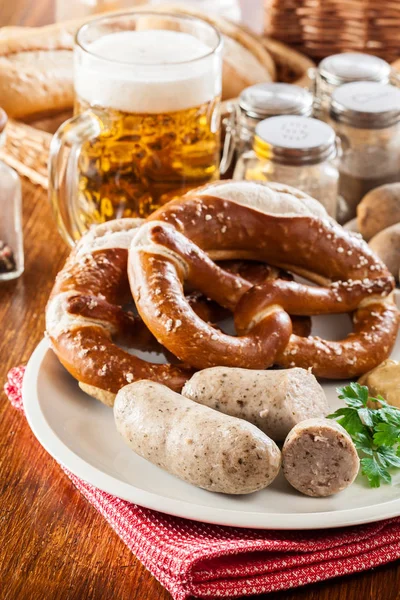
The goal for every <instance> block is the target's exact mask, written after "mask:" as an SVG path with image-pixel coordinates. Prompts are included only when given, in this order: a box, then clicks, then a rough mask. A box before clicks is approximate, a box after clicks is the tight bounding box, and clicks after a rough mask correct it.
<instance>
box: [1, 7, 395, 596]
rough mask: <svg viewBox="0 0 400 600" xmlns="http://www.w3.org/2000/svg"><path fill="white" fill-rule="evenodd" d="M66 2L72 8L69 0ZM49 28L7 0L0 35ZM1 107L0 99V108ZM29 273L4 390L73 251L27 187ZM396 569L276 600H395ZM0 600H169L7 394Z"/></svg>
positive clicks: (10, 290)
mask: <svg viewBox="0 0 400 600" xmlns="http://www.w3.org/2000/svg"><path fill="white" fill-rule="evenodd" d="M65 1H68V0H65ZM51 20H52V2H51V0H35V2H33V1H32V0H12V1H10V0H1V2H0V25H11V24H12V25H18V24H23V25H38V24H43V23H46V22H50V21H51ZM0 103H1V99H0ZM23 198H24V233H25V259H26V266H25V273H24V275H23V276H22V277H21V278H20V279H18V280H17V281H14V282H9V283H7V284H0V323H1V324H2V330H1V331H2V335H1V336H0V358H1V360H0V384H1V385H2V383H3V382H4V381H5V379H6V373H7V371H8V369H9V368H10V367H13V366H15V365H18V364H21V363H25V362H26V361H27V360H28V359H29V356H30V354H31V352H32V350H33V349H34V347H35V346H36V344H37V343H38V342H39V340H40V339H41V338H42V336H43V329H44V318H43V311H44V306H45V303H46V300H47V296H48V294H49V291H50V288H51V286H52V282H53V279H54V277H55V274H56V273H57V271H58V270H59V269H60V267H61V265H62V263H63V260H64V258H65V256H66V254H67V248H66V246H65V245H64V243H63V242H62V240H61V238H60V237H59V235H58V233H57V232H56V230H55V226H54V222H53V220H52V216H51V214H50V209H49V205H48V203H47V198H46V194H45V193H44V192H43V190H41V189H40V188H37V187H34V186H33V185H31V184H29V183H28V182H24V185H23ZM399 586H400V568H399V564H398V563H395V564H391V565H388V566H386V567H382V568H379V569H376V570H374V571H370V572H368V573H365V574H360V575H356V576H352V577H347V578H341V579H337V580H331V581H328V582H325V583H322V584H319V585H313V586H309V587H306V588H301V589H299V590H296V591H293V592H281V593H277V594H269V595H268V596H263V598H266V599H269V600H300V599H302V600H344V599H346V600H356V599H357V600H364V599H367V598H368V599H369V600H395V599H399V598H400V593H399V592H398V590H399ZM0 598H1V599H2V600H25V599H27V600H36V599H37V600H89V599H93V600H100V599H101V600H111V599H112V600H125V599H126V600H170V599H171V596H170V595H169V594H168V593H167V592H166V591H165V590H164V589H163V588H162V587H161V586H160V585H159V584H158V582H157V581H156V580H155V579H154V578H153V577H152V576H151V575H150V574H149V573H148V571H146V570H145V569H144V568H143V566H142V565H141V563H140V562H139V561H137V560H136V558H135V557H134V556H133V555H132V554H131V553H130V551H129V550H127V548H126V546H125V545H124V544H123V543H122V542H121V541H120V539H119V538H118V537H117V535H116V534H115V533H113V531H112V530H111V529H110V527H109V526H108V525H107V524H106V522H105V520H104V519H103V518H102V517H101V516H100V515H99V514H98V513H97V512H96V511H95V509H94V508H92V507H91V506H90V505H89V504H88V503H87V502H86V500H84V499H83V498H82V497H81V495H80V494H79V492H78V491H77V490H76V489H75V488H74V487H73V486H72V484H71V483H70V481H69V480H68V479H67V477H66V476H65V475H64V474H63V473H62V471H61V469H60V468H59V467H58V466H57V464H56V463H55V462H54V460H53V459H52V458H51V457H50V456H49V455H48V454H47V453H46V452H45V451H44V450H43V449H42V448H41V446H40V445H39V444H38V442H37V441H36V440H35V438H34V436H33V434H32V433H31V431H30V429H29V427H28V425H27V424H26V422H25V419H24V417H22V416H21V415H20V414H19V413H18V412H17V411H16V410H14V409H13V408H12V407H11V406H10V405H9V403H8V401H7V400H6V397H5V395H4V393H2V394H1V404H0Z"/></svg>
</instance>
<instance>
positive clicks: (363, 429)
mask: <svg viewBox="0 0 400 600" xmlns="http://www.w3.org/2000/svg"><path fill="white" fill-rule="evenodd" d="M337 392H338V394H339V398H340V399H341V400H344V402H345V404H346V405H347V408H339V409H338V410H337V411H336V412H334V413H333V414H332V415H328V419H336V420H337V422H338V423H340V425H342V427H344V428H345V429H346V431H347V432H348V433H349V434H350V436H351V438H352V439H353V442H354V444H355V446H356V448H357V450H358V453H359V455H360V459H361V460H360V463H361V473H362V474H363V475H364V476H365V477H366V478H367V479H368V482H369V485H370V486H371V487H379V486H380V485H381V481H384V482H385V483H391V482H392V478H391V475H390V469H393V468H398V469H399V468H400V410H399V409H398V408H395V407H394V406H390V405H389V404H388V403H387V402H386V401H385V400H384V399H383V398H382V396H377V398H372V397H370V396H369V393H368V388H367V387H366V386H364V385H360V384H359V383H350V385H346V386H345V387H342V388H338V389H337ZM370 407H373V408H370Z"/></svg>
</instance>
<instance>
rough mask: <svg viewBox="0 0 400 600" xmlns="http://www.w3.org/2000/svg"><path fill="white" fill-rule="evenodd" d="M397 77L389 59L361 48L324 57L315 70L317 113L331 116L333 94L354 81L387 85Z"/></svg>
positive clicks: (315, 112)
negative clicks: (368, 52) (364, 52)
mask: <svg viewBox="0 0 400 600" xmlns="http://www.w3.org/2000/svg"><path fill="white" fill-rule="evenodd" d="M391 79H392V80H393V81H394V80H397V79H398V76H396V75H395V74H394V71H393V70H392V68H391V66H390V65H389V63H387V62H386V61H385V60H383V59H382V58H378V57H377V56H372V55H370V54H362V53H361V52H344V53H343V54H333V55H332V56H328V57H327V58H324V59H323V60H322V61H321V62H320V64H319V66H318V68H317V69H316V71H315V74H314V96H315V106H314V115H315V116H317V117H318V118H319V119H323V120H324V121H325V120H327V119H328V117H329V109H330V103H331V98H332V94H333V92H334V91H335V89H336V88H338V87H339V86H341V85H344V84H346V83H351V82H354V81H374V82H377V83H381V84H383V85H385V84H388V83H389V81H390V80H391Z"/></svg>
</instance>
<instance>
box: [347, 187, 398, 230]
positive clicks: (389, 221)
mask: <svg viewBox="0 0 400 600" xmlns="http://www.w3.org/2000/svg"><path fill="white" fill-rule="evenodd" d="M399 222H400V183H388V184H386V185H381V186H379V187H377V188H375V189H374V190H371V191H370V192H368V194H366V195H365V196H364V198H363V199H362V200H361V202H360V204H359V205H358V206H357V224H358V230H359V232H360V233H361V235H362V236H363V238H364V239H365V240H367V241H368V240H370V239H371V238H373V237H374V236H375V235H376V234H377V233H379V232H380V231H382V230H383V229H386V228H387V227H389V226H390V225H394V224H395V223H399Z"/></svg>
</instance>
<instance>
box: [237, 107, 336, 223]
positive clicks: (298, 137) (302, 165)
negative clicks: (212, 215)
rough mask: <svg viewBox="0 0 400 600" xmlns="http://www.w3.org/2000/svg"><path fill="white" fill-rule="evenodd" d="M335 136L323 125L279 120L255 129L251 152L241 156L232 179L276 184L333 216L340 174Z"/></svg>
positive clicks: (307, 120)
mask: <svg viewBox="0 0 400 600" xmlns="http://www.w3.org/2000/svg"><path fill="white" fill-rule="evenodd" d="M337 154H338V148H337V142H336V136H335V132H334V131H333V129H332V127H330V126H329V125H328V124H327V123H323V122H322V121H317V120H316V119H312V118H307V117H301V116H279V117H272V118H270V119H266V120H264V121H261V123H259V124H258V125H257V126H256V135H255V138H254V146H253V150H251V151H250V152H246V153H245V154H243V155H242V156H241V157H240V158H239V161H238V163H237V165H236V168H235V172H234V179H246V180H258V181H275V182H278V183H284V184H287V185H290V186H292V187H295V188H297V189H299V190H302V191H303V192H305V193H307V194H309V195H310V196H312V197H313V198H315V199H316V200H319V202H321V204H323V206H324V207H325V208H326V210H327V212H328V213H329V215H330V216H332V217H335V216H336V208H337V193H338V179H339V174H338V170H337V167H336V160H335V159H336V157H337Z"/></svg>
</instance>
